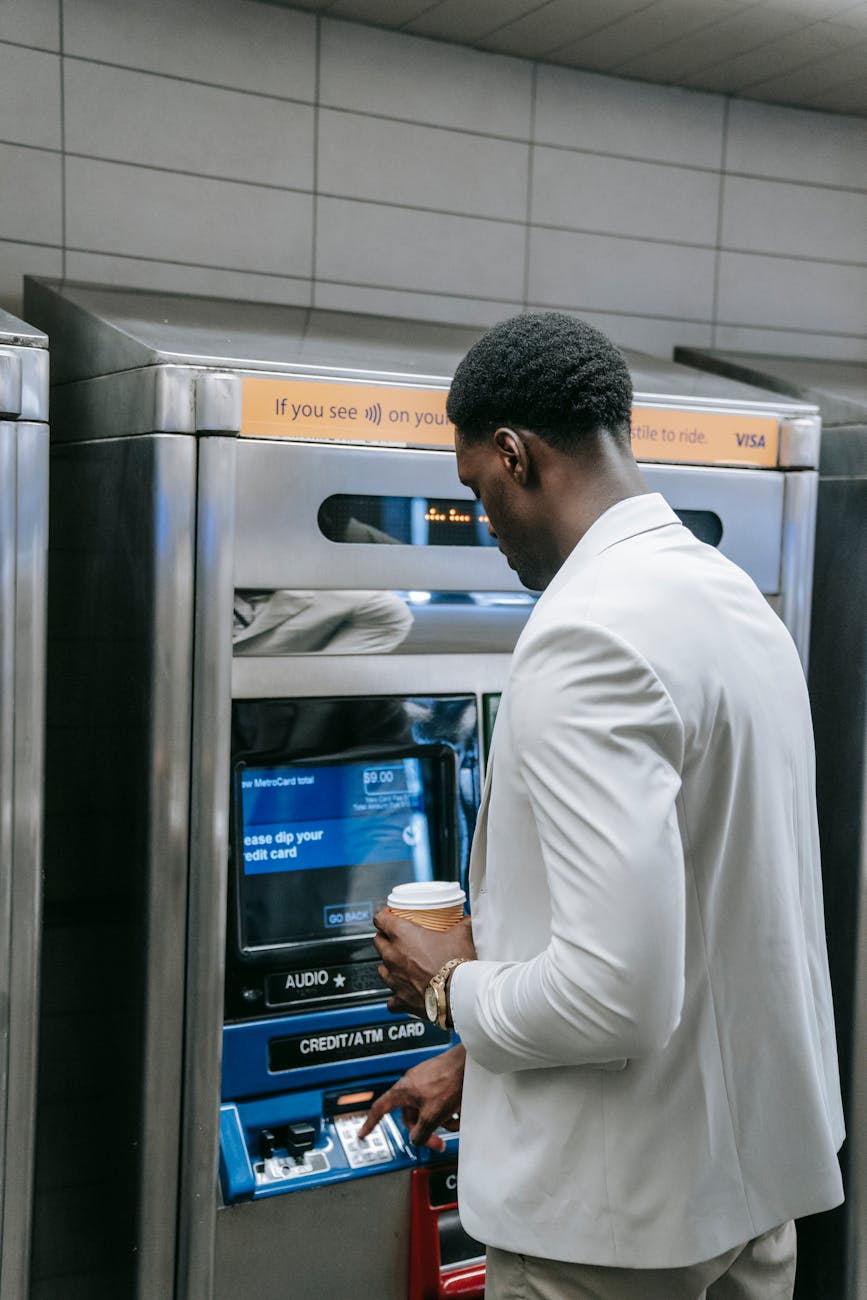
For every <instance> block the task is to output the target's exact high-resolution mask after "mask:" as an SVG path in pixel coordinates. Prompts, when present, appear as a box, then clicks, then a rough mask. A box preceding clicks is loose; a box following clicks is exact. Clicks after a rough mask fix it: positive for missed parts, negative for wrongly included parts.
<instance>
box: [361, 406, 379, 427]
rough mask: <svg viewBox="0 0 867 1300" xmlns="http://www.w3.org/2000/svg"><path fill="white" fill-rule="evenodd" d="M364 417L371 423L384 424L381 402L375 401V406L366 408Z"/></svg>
mask: <svg viewBox="0 0 867 1300" xmlns="http://www.w3.org/2000/svg"><path fill="white" fill-rule="evenodd" d="M364 418H365V420H367V421H368V422H369V423H370V424H382V407H381V406H380V404H379V402H374V403H373V406H368V407H367V408H366V410H365V412H364Z"/></svg>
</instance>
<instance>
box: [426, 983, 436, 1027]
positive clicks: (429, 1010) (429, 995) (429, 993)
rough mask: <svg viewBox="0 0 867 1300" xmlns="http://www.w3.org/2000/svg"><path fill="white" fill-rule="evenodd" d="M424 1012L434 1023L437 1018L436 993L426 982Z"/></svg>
mask: <svg viewBox="0 0 867 1300" xmlns="http://www.w3.org/2000/svg"><path fill="white" fill-rule="evenodd" d="M424 1013H425V1015H426V1016H427V1018H428V1020H430V1021H431V1023H432V1024H436V1019H437V995H436V993H435V992H434V990H433V989H432V988H431V986H430V984H428V986H427V988H426V989H425V991H424Z"/></svg>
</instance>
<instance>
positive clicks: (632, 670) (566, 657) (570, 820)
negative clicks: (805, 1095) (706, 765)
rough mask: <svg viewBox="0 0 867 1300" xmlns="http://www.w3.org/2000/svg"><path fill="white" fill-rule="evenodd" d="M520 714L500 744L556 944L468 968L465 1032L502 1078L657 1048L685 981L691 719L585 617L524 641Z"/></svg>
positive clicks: (518, 676)
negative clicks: (683, 801) (532, 835)
mask: <svg viewBox="0 0 867 1300" xmlns="http://www.w3.org/2000/svg"><path fill="white" fill-rule="evenodd" d="M507 717H508V729H507V731H506V734H505V735H503V734H501V735H499V736H498V737H497V751H498V752H499V753H501V752H502V747H503V746H504V745H508V746H510V747H511V753H510V755H509V760H508V761H509V762H510V763H511V764H513V765H514V767H515V769H516V771H517V775H518V780H519V781H520V782H521V784H522V785H523V786H524V788H525V791H526V796H527V801H528V804H529V807H530V809H531V811H532V816H533V818H534V820H535V824H536V830H537V833H538V840H539V845H540V848H541V859H542V860H541V863H539V864H532V863H530V864H528V865H527V869H528V870H540V869H541V870H544V873H545V877H546V879H547V884H548V892H549V895H550V905H551V938H550V941H549V943H548V946H547V947H546V948H545V949H544V951H542V952H540V953H539V954H538V955H537V956H536V957H534V958H532V959H531V960H530V961H526V962H498V961H487V960H484V961H474V962H468V963H465V964H464V965H462V966H459V967H458V968H457V970H456V971H455V973H454V975H453V977H452V981H451V986H450V995H451V1005H452V1014H453V1017H454V1022H455V1027H456V1029H457V1030H458V1032H459V1034H460V1036H461V1039H462V1041H463V1043H464V1045H465V1047H466V1049H467V1051H468V1052H469V1054H470V1055H471V1056H472V1057H473V1058H474V1059H475V1060H477V1061H478V1062H479V1063H480V1064H481V1065H482V1066H484V1067H485V1068H486V1069H488V1070H490V1071H492V1072H494V1073H502V1072H505V1071H514V1070H524V1069H536V1068H539V1067H553V1066H562V1065H597V1066H598V1065H600V1064H603V1063H606V1062H615V1061H618V1060H622V1059H623V1058H629V1057H638V1056H643V1055H647V1054H650V1053H652V1052H655V1051H657V1050H659V1049H661V1048H662V1047H664V1046H665V1044H666V1042H667V1041H668V1039H669V1038H670V1036H671V1034H672V1033H673V1032H674V1029H675V1028H676V1026H677V1024H678V1021H679V1019H680V1012H681V1006H682V1001H683V990H684V961H685V955H684V943H685V938H684V935H685V910H686V901H685V883H684V862H683V847H682V842H681V837H680V832H679V829H678V821H677V810H676V800H677V797H678V793H679V791H680V784H681V778H680V772H681V768H682V762H683V747H684V746H683V737H684V732H683V724H682V721H681V719H680V716H679V714H678V713H677V710H676V709H675V707H674V704H673V703H672V700H671V698H670V696H669V695H668V692H667V691H666V689H665V687H664V686H663V684H662V683H661V681H660V680H659V678H658V676H657V675H656V673H655V672H654V671H653V669H652V668H651V667H650V665H649V664H648V663H647V661H646V660H645V659H644V658H643V657H642V656H641V655H640V654H638V652H637V651H635V650H634V649H633V648H632V647H631V646H630V645H628V644H627V643H626V642H625V641H624V640H622V639H621V638H620V637H618V636H617V635H616V634H615V633H612V632H610V631H609V630H607V629H604V628H600V627H597V626H593V625H587V626H580V627H577V628H576V626H575V625H574V624H572V625H571V626H570V627H569V628H568V629H567V630H565V631H564V630H563V629H562V628H554V629H549V630H548V631H546V632H543V633H542V634H541V635H539V634H537V635H536V636H535V637H533V639H532V640H531V641H530V642H529V643H528V644H527V645H526V647H520V649H519V651H518V652H517V654H516V658H515V661H514V664H513V671H512V677H511V680H510V684H509V709H508V715H507ZM488 869H489V871H490V870H493V871H496V863H495V862H492V861H489V868H488Z"/></svg>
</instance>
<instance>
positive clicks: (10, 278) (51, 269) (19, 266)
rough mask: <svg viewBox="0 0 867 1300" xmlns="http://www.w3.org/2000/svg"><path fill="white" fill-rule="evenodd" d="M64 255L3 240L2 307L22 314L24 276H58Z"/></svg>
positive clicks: (0, 262) (0, 260)
mask: <svg viewBox="0 0 867 1300" xmlns="http://www.w3.org/2000/svg"><path fill="white" fill-rule="evenodd" d="M62 271H63V252H62V250H61V249H59V248H47V247H45V246H43V245H39V244H15V243H10V242H9V241H8V240H6V239H0V307H2V308H3V310H4V311H11V312H12V315H13V316H20V315H21V281H22V280H23V278H24V276H25V275H45V276H59V275H60V274H61V273H62Z"/></svg>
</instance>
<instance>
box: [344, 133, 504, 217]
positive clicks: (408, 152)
mask: <svg viewBox="0 0 867 1300" xmlns="http://www.w3.org/2000/svg"><path fill="white" fill-rule="evenodd" d="M528 156H529V145H526V144H517V143H514V142H512V141H510V140H492V139H490V138H489V137H485V136H477V135H469V134H468V133H466V132H463V131H446V130H443V129H442V128H439V127H426V126H412V125H410V124H408V123H405V122H392V121H386V120H384V119H383V118H377V117H364V116H359V115H357V114H355V113H344V112H334V111H330V110H328V109H322V110H321V112H320V115H319V190H320V192H321V193H323V194H339V195H342V196H343V195H345V196H346V197H348V198H367V199H378V200H380V201H382V202H384V203H403V204H408V205H411V206H413V207H422V208H431V209H441V210H444V211H447V212H461V213H466V214H467V215H470V216H489V217H502V218H505V219H507V220H511V221H524V220H525V219H526V215H527V170H528ZM506 178H507V179H506Z"/></svg>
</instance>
